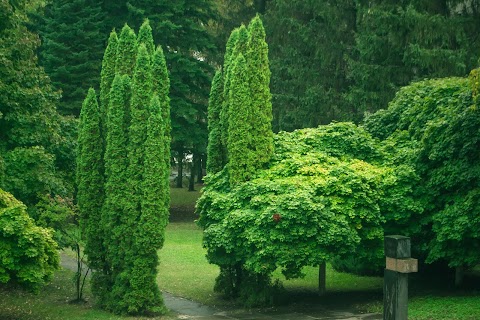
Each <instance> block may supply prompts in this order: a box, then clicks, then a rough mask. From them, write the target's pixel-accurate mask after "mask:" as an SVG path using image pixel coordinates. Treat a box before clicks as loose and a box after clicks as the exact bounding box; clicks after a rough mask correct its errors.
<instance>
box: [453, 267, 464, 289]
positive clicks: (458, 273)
mask: <svg viewBox="0 0 480 320" xmlns="http://www.w3.org/2000/svg"><path fill="white" fill-rule="evenodd" d="M464 271H465V270H464V268H463V266H459V267H456V268H455V287H460V286H461V285H462V284H463V276H464Z"/></svg>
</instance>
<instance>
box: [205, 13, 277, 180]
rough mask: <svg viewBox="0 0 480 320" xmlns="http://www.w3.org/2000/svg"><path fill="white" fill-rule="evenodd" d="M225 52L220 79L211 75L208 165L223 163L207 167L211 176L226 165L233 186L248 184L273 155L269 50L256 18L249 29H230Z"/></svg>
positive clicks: (260, 22) (261, 27) (261, 26)
mask: <svg viewBox="0 0 480 320" xmlns="http://www.w3.org/2000/svg"><path fill="white" fill-rule="evenodd" d="M225 52H226V53H225V61H224V68H223V78H221V79H219V77H220V75H218V74H217V75H216V76H215V78H214V82H213V84H212V91H211V95H210V106H209V112H210V113H209V121H210V122H209V127H210V135H209V139H210V140H209V144H210V146H209V156H210V157H212V158H211V160H210V164H211V165H213V162H212V161H215V163H221V164H220V165H218V164H216V165H215V166H214V167H211V168H210V170H211V172H210V173H215V172H218V171H220V169H221V168H222V167H223V166H224V165H225V164H228V169H229V175H230V178H229V179H230V184H231V185H232V186H233V185H235V184H238V183H241V182H245V181H248V180H250V179H251V178H252V177H253V175H254V174H255V171H256V170H258V169H259V168H261V167H263V166H264V165H265V164H266V163H267V162H268V161H270V158H271V157H272V155H273V132H272V103H271V94H270V88H269V85H270V69H269V66H268V46H267V43H266V41H265V30H264V28H263V24H262V21H261V19H260V17H258V16H257V17H255V18H254V19H252V21H251V22H250V24H249V26H248V28H247V27H245V26H244V25H242V26H241V27H239V28H237V29H235V30H233V31H232V34H231V35H230V38H229V40H228V42H227V48H226V51H225ZM220 81H221V82H223V83H224V87H223V93H222V94H221V93H220V92H219V90H218V86H219V84H218V83H219V82H220ZM219 100H220V101H221V102H219ZM217 104H218V105H221V107H218V106H216V105H217ZM219 109H220V110H219ZM217 128H218V129H217ZM216 130H220V133H217V132H216ZM214 159H216V160H214ZM222 162H223V163H222ZM218 166H220V168H218ZM214 168H215V169H214Z"/></svg>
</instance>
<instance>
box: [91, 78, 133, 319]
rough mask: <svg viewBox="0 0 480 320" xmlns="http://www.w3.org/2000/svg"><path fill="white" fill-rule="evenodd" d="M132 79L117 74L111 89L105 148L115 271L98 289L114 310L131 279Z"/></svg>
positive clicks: (107, 222) (107, 221)
mask: <svg viewBox="0 0 480 320" xmlns="http://www.w3.org/2000/svg"><path fill="white" fill-rule="evenodd" d="M129 87H130V79H129V77H128V76H127V75H124V76H121V75H120V74H118V73H117V74H116V75H115V78H114V80H113V83H112V88H111V90H110V104H109V108H108V113H107V138H106V142H107V144H106V150H105V160H104V161H105V180H106V181H105V204H104V206H103V225H104V226H105V230H108V237H107V239H106V244H107V248H108V256H107V258H108V263H109V264H110V265H111V274H110V275H109V279H108V287H105V288H104V289H106V290H105V291H95V293H96V295H97V297H98V298H99V302H100V305H102V306H103V307H106V308H107V309H109V310H112V311H114V312H121V311H122V309H121V307H119V306H121V303H122V299H123V297H124V295H125V294H126V292H127V291H128V289H126V288H125V284H128V279H126V276H125V275H123V272H124V270H125V268H127V267H126V265H128V262H130V261H126V257H127V254H128V253H129V252H130V251H131V246H132V239H131V236H126V235H127V234H130V233H131V229H130V225H127V221H129V217H130V216H131V215H132V214H134V213H133V212H131V211H130V206H129V199H130V194H129V192H130V187H129V180H128V172H127V170H128V157H127V154H128V149H127V145H128V141H129V139H128V122H127V118H126V115H127V109H128V95H129V93H128V92H129V91H130V88H129Z"/></svg>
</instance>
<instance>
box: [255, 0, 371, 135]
mask: <svg viewBox="0 0 480 320" xmlns="http://www.w3.org/2000/svg"><path fill="white" fill-rule="evenodd" d="M360 6H362V4H361V3H360V1H354V0H347V1H336V0H333V1H332V0H323V1H302V0H277V1H270V2H268V5H267V12H266V14H265V16H263V17H262V19H263V22H264V24H265V26H266V31H267V38H268V42H269V58H270V68H271V70H272V82H271V90H272V95H273V101H274V103H273V107H274V110H273V113H274V123H273V126H274V130H275V131H276V132H278V131H281V130H287V131H291V130H293V129H297V128H305V127H311V128H314V127H317V126H318V125H320V124H328V123H330V122H331V121H332V120H337V121H339V120H353V119H354V117H355V115H354V114H353V113H352V110H351V109H352V108H351V107H350V105H349V104H348V103H347V101H346V99H345V93H346V92H347V90H348V89H349V86H350V81H349V79H348V73H347V72H348V65H347V61H346V59H345V57H346V55H347V54H349V53H350V52H351V51H352V48H354V47H355V39H354V36H355V26H356V20H357V19H356V17H357V15H356V11H357V9H356V8H357V7H360Z"/></svg>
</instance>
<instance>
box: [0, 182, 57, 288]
mask: <svg viewBox="0 0 480 320" xmlns="http://www.w3.org/2000/svg"><path fill="white" fill-rule="evenodd" d="M26 209H27V208H26V207H25V205H24V204H23V203H21V202H20V201H18V200H17V199H15V198H14V197H13V195H12V194H10V193H8V192H5V191H3V190H2V189H0V283H16V284H20V285H22V286H24V287H25V288H27V289H29V290H33V291H37V292H38V291H39V289H40V288H41V286H42V285H44V284H45V283H46V282H47V281H48V280H50V279H51V278H52V276H53V272H54V271H55V270H56V269H57V268H58V263H59V261H60V259H59V256H58V251H57V249H58V248H57V244H56V243H55V241H54V240H53V236H52V232H51V230H48V229H44V228H41V227H38V226H36V225H35V223H34V220H33V219H32V218H30V217H29V215H28V213H27V211H26Z"/></svg>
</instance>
